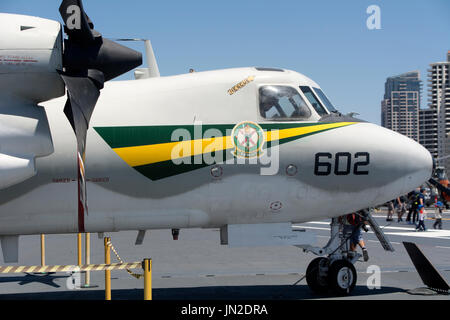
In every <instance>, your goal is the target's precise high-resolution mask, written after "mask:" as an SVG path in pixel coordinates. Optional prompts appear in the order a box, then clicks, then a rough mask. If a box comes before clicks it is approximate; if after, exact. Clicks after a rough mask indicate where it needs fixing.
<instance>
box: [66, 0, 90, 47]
mask: <svg viewBox="0 0 450 320" xmlns="http://www.w3.org/2000/svg"><path fill="white" fill-rule="evenodd" d="M59 13H60V14H61V17H62V19H63V21H64V31H65V32H66V33H67V35H68V36H69V38H70V40H71V41H73V42H76V43H78V44H80V45H87V44H90V43H92V42H94V40H95V36H98V34H96V33H94V32H93V29H94V24H93V23H92V21H91V20H90V19H89V17H88V16H87V14H86V13H85V12H84V8H83V2H82V1H81V0H64V1H63V2H62V3H61V6H60V7H59Z"/></svg>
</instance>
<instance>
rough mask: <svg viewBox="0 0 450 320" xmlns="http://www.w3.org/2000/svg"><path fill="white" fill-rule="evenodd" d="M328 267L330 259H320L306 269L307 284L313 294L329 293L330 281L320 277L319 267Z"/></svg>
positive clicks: (316, 259) (312, 262)
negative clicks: (325, 265)
mask: <svg viewBox="0 0 450 320" xmlns="http://www.w3.org/2000/svg"><path fill="white" fill-rule="evenodd" d="M324 264H327V265H328V259H327V258H323V257H319V258H315V259H314V260H313V261H311V262H310V263H309V265H308V268H307V269H306V283H307V284H308V287H309V288H310V289H311V291H312V292H314V293H316V294H325V293H327V292H328V281H327V279H326V278H325V277H321V276H320V275H319V265H322V266H323V265H324Z"/></svg>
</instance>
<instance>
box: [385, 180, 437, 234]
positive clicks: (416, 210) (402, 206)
mask: <svg viewBox="0 0 450 320" xmlns="http://www.w3.org/2000/svg"><path fill="white" fill-rule="evenodd" d="M424 192H425V189H423V188H420V189H417V190H413V191H411V192H410V193H408V194H407V195H405V196H400V197H398V198H396V199H393V200H391V201H389V202H388V203H387V205H388V213H387V217H386V221H393V216H394V213H397V222H402V221H403V216H404V215H405V214H406V212H408V214H407V216H406V222H407V223H409V224H414V225H415V226H416V231H426V230H427V228H426V226H425V219H426V218H427V213H426V211H425V194H424ZM433 200H434V202H433V206H434V218H435V222H434V224H433V228H434V229H442V210H443V208H444V204H443V202H442V201H439V199H438V197H437V196H436V197H434V199H433ZM416 222H417V223H416Z"/></svg>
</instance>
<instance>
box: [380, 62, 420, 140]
mask: <svg viewBox="0 0 450 320" xmlns="http://www.w3.org/2000/svg"><path fill="white" fill-rule="evenodd" d="M421 85H422V82H421V80H420V74H419V71H411V72H407V73H403V74H400V75H398V76H393V77H389V78H387V79H386V83H385V85H384V88H385V90H384V99H383V101H381V125H382V126H383V127H386V128H388V129H391V130H393V131H396V132H399V133H401V134H404V135H405V136H407V137H410V138H411V139H414V140H416V141H419V110H420V97H421V95H420V92H421Z"/></svg>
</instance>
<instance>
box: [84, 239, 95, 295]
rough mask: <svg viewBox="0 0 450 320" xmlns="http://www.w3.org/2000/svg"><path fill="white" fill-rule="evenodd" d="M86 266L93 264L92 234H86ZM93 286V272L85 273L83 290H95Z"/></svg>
mask: <svg viewBox="0 0 450 320" xmlns="http://www.w3.org/2000/svg"><path fill="white" fill-rule="evenodd" d="M84 264H91V234H90V233H89V232H87V233H85V234H84ZM94 287H96V286H92V285H91V272H90V271H85V272H84V285H83V288H94Z"/></svg>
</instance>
